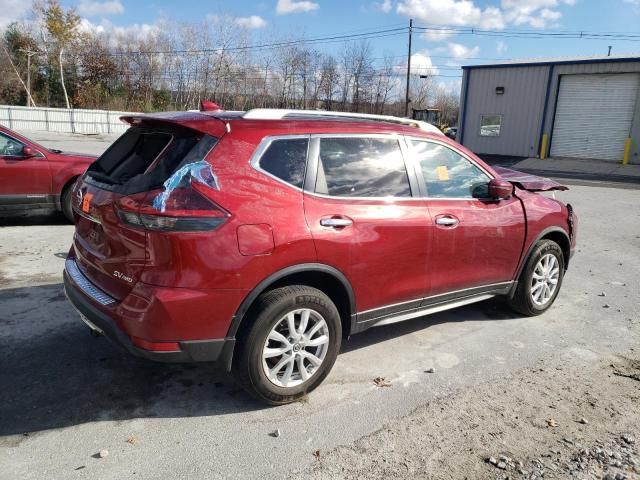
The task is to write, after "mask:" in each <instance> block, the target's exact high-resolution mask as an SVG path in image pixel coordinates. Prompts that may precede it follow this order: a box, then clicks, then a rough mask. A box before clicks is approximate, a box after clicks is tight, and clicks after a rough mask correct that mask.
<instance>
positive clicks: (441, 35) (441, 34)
mask: <svg viewBox="0 0 640 480" xmlns="http://www.w3.org/2000/svg"><path fill="white" fill-rule="evenodd" d="M453 35H455V32H454V31H451V30H446V29H442V30H427V31H426V32H424V33H423V34H422V35H421V36H422V38H426V39H427V40H431V41H432V42H441V41H443V40H446V39H447V38H450V37H452V36H453Z"/></svg>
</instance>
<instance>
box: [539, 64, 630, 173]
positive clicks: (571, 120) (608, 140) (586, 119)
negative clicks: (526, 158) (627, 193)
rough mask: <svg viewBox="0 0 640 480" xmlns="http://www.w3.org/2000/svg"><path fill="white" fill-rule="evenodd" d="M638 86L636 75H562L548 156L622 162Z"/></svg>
mask: <svg viewBox="0 0 640 480" xmlns="http://www.w3.org/2000/svg"><path fill="white" fill-rule="evenodd" d="M639 86H640V74H637V73H610V74H586V75H584V74H582V75H563V76H562V77H561V79H560V90H559V94H558V102H557V107H556V114H555V121H554V127H553V136H552V144H551V155H552V156H558V157H577V158H597V159H602V160H611V161H620V160H622V156H623V152H624V144H625V140H626V139H627V137H628V136H629V134H630V132H631V125H632V122H633V115H634V110H635V105H636V98H637V96H638V89H639Z"/></svg>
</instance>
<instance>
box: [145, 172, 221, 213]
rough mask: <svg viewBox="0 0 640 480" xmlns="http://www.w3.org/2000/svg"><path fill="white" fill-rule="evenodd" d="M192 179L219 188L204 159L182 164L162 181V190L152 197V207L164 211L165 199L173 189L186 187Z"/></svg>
mask: <svg viewBox="0 0 640 480" xmlns="http://www.w3.org/2000/svg"><path fill="white" fill-rule="evenodd" d="M194 180H195V181H196V182H199V183H202V184H203V185H206V186H208V187H211V188H215V189H216V190H219V189H220V188H219V184H218V179H217V178H216V175H215V174H214V173H213V168H212V167H211V165H210V164H209V163H208V162H206V161H205V160H199V161H197V162H193V163H189V164H187V165H183V166H182V167H180V168H179V169H178V170H176V172H175V173H174V174H173V175H171V176H170V177H169V178H168V179H167V180H166V181H165V182H164V192H162V193H160V194H158V196H157V197H156V198H154V199H153V208H155V209H156V210H158V211H159V212H164V211H165V208H166V203H167V199H168V198H169V197H170V196H171V193H172V192H173V190H175V189H176V188H183V187H188V186H190V185H191V182H193V181H194Z"/></svg>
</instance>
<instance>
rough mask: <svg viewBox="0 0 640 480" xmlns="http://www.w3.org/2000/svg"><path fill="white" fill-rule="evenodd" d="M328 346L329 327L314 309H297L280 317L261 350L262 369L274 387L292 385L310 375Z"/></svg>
mask: <svg viewBox="0 0 640 480" xmlns="http://www.w3.org/2000/svg"><path fill="white" fill-rule="evenodd" d="M328 349H329V327H328V326H327V322H326V321H325V319H324V318H323V317H322V315H320V314H319V313H318V312H316V311H315V310H312V309H310V308H300V309H297V310H293V311H291V312H288V313H287V314H285V315H284V316H282V317H281V318H280V320H278V321H277V322H276V324H275V326H274V327H273V328H272V329H271V332H269V335H268V336H267V339H266V341H265V343H264V347H263V349H262V369H263V371H264V374H265V375H266V377H267V378H268V379H269V381H270V382H271V383H273V384H274V385H277V386H278V387H286V388H288V387H295V386H297V385H300V384H302V383H304V382H306V381H307V380H309V378H311V377H312V376H313V375H314V374H315V373H316V372H317V371H318V370H319V369H320V366H321V365H322V363H323V361H324V359H325V357H326V355H327V351H328Z"/></svg>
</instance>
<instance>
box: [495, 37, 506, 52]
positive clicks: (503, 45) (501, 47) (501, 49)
mask: <svg viewBox="0 0 640 480" xmlns="http://www.w3.org/2000/svg"><path fill="white" fill-rule="evenodd" d="M508 49H509V47H508V45H507V44H506V43H505V42H503V41H502V40H498V41H497V42H496V52H497V53H499V54H503V53H506V51H507V50H508Z"/></svg>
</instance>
